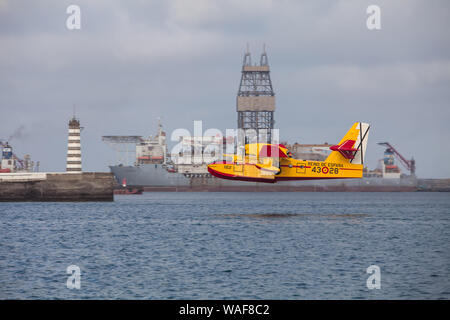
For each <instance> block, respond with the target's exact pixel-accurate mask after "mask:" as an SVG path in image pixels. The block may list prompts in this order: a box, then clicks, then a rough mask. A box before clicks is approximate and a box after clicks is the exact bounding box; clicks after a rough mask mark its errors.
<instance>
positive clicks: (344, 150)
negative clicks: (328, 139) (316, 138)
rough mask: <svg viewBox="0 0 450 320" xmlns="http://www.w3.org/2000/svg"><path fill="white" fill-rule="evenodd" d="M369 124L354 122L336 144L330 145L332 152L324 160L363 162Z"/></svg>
mask: <svg viewBox="0 0 450 320" xmlns="http://www.w3.org/2000/svg"><path fill="white" fill-rule="evenodd" d="M369 129H370V125H369V124H367V123H364V122H355V124H353V126H352V127H351V128H350V130H349V131H348V132H347V134H346V135H345V136H344V137H343V138H342V140H341V141H340V142H339V144H338V145H335V146H331V147H330V149H331V150H332V152H331V153H330V155H329V156H328V158H327V159H326V160H325V161H326V162H338V163H352V164H364V159H365V156H366V146H367V139H368V137H369Z"/></svg>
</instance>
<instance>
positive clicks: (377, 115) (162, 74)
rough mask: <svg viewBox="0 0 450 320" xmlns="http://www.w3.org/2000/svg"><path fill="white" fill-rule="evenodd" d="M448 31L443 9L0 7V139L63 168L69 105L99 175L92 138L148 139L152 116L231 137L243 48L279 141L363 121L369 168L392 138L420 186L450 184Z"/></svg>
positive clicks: (168, 126) (291, 4)
mask: <svg viewBox="0 0 450 320" xmlns="http://www.w3.org/2000/svg"><path fill="white" fill-rule="evenodd" d="M71 4H76V5H79V6H80V8H81V30H68V29H67V28H66V19H67V17H68V16H69V15H68V14H66V8H67V7H68V6H69V5H71ZM370 4H376V5H379V6H380V8H381V30H372V31H370V30H368V29H367V27H366V19H367V17H368V15H367V14H366V9H367V6H368V5H370ZM449 30H450V2H449V1H447V0H442V1H406V0H403V1H400V0H388V1H381V0H371V1H363V0H354V1H350V0H342V1H336V0H334V1H317V0H310V1H298V0H292V1H289V0H279V1H270V0H228V1H227V0H215V1H213V0H211V1H207V0H176V1H166V0H161V1H106V0H105V1H92V0H89V1H87V0H86V1H80V0H71V1H62V0H54V1H45V0H38V1H20V0H10V1H9V0H0V111H1V112H0V139H2V138H3V139H7V138H8V137H10V136H14V137H13V138H12V139H11V143H12V145H13V147H14V150H15V152H16V153H17V155H19V156H23V155H24V154H26V153H29V154H31V156H32V158H33V159H34V160H39V161H40V162H41V170H42V171H64V170H65V160H66V159H65V157H66V149H67V122H68V120H69V118H70V116H71V115H72V109H73V105H74V104H75V105H76V113H77V116H78V117H79V118H80V120H81V123H82V126H83V127H85V129H84V131H83V133H82V152H83V170H85V171H108V167H107V165H108V164H111V163H112V162H114V154H113V152H112V151H111V150H110V148H109V147H108V146H106V145H105V144H104V143H103V142H102V141H101V136H102V135H144V136H148V135H150V134H154V132H155V131H156V125H157V118H158V117H161V118H162V122H163V125H164V127H165V130H166V131H167V133H168V135H169V137H170V133H171V132H172V131H173V130H174V129H176V128H186V129H189V130H190V131H192V130H193V121H194V120H203V127H204V129H207V128H219V129H221V130H225V129H226V128H235V127H236V112H235V110H236V105H235V102H236V93H237V89H238V85H239V80H240V72H241V63H242V57H243V53H244V50H245V47H246V43H247V42H248V43H249V44H250V50H251V53H252V57H253V61H259V55H260V54H261V51H262V46H263V44H264V43H265V44H266V47H267V53H268V56H269V63H270V66H271V71H272V72H271V76H272V81H273V85H274V89H275V92H276V104H277V110H276V113H275V120H276V127H277V128H279V129H280V135H281V140H287V141H289V142H290V143H293V142H299V143H323V142H325V141H327V142H329V143H336V142H338V141H339V140H340V138H341V137H342V136H343V135H344V133H345V132H346V131H347V130H348V129H349V127H350V126H351V125H352V123H353V122H355V121H365V122H369V123H370V124H371V125H372V130H371V133H370V137H369V146H368V147H369V149H368V154H367V156H368V157H369V162H368V165H369V167H371V168H373V167H375V166H376V162H377V159H379V158H381V157H382V154H383V151H384V150H383V148H382V147H380V146H378V145H377V144H376V143H377V142H380V141H389V142H391V143H392V144H393V145H394V146H395V147H397V148H398V150H399V151H400V152H401V153H402V154H403V155H404V156H405V157H407V158H411V157H412V156H414V158H415V159H416V163H417V174H418V175H419V177H436V178H437V177H446V178H449V177H450V161H449V158H450V149H449V141H450V124H449V120H450V105H449V101H450V100H449V98H450V43H449V42H450V41H449V39H450V37H449V36H448V34H449ZM14 133H15V134H14Z"/></svg>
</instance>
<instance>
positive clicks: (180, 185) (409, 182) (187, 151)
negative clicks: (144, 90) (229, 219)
mask: <svg viewBox="0 0 450 320" xmlns="http://www.w3.org/2000/svg"><path fill="white" fill-rule="evenodd" d="M133 137H134V139H135V141H136V144H135V161H134V163H133V164H132V165H127V164H118V165H113V166H109V168H110V170H111V172H112V173H113V175H114V177H115V179H116V181H117V183H118V184H121V183H122V182H123V181H126V182H127V186H128V187H134V188H139V189H142V190H144V191H175V192H176V191H284V192H286V191H416V190H417V186H418V182H417V179H416V177H415V175H405V174H402V173H401V170H400V168H399V167H398V166H397V165H396V164H395V159H394V154H393V153H392V151H391V150H390V149H386V151H385V156H384V158H383V159H381V160H380V161H379V166H378V168H376V169H375V170H368V169H367V168H366V169H365V171H364V177H363V178H362V179H342V180H340V179H338V180H319V181H308V180H307V181H282V182H278V183H277V184H265V183H260V182H243V181H232V180H223V179H218V178H216V177H214V176H212V175H211V174H209V173H208V170H207V164H208V163H210V162H212V161H214V160H216V159H217V156H216V155H214V154H211V152H207V151H208V150H207V148H208V147H210V146H211V145H216V146H222V147H223V149H225V146H226V144H227V143H229V142H230V140H232V138H230V137H227V138H222V137H213V136H212V137H191V136H188V137H181V138H180V145H181V148H180V152H179V153H177V155H175V156H173V155H170V154H169V152H168V151H167V145H166V133H165V132H164V131H163V130H162V125H161V124H160V123H159V124H158V131H157V133H156V135H155V136H150V137H149V138H147V139H144V138H142V137H141V136H133ZM103 138H104V140H105V141H106V140H107V141H110V142H111V141H116V142H117V143H120V141H127V142H130V141H131V137H130V136H105V137H103ZM286 145H287V147H288V148H289V150H290V151H291V152H292V153H293V155H294V157H296V158H302V159H307V160H312V161H314V160H317V161H322V160H324V159H325V158H326V157H327V155H328V153H329V150H330V149H329V147H330V146H331V145H329V144H327V143H324V144H298V143H295V144H293V145H289V144H286ZM195 149H197V150H199V152H198V155H196V154H195V152H192V151H193V150H195Z"/></svg>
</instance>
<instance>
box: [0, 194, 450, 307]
mask: <svg viewBox="0 0 450 320" xmlns="http://www.w3.org/2000/svg"><path fill="white" fill-rule="evenodd" d="M70 265H76V266H78V267H79V268H80V273H81V274H80V277H79V280H80V282H79V283H80V289H69V288H68V287H67V284H66V283H67V279H68V277H69V276H70V274H68V273H67V267H68V266H70ZM371 265H376V266H378V267H379V268H380V279H379V280H380V281H379V284H380V286H381V287H380V289H368V287H367V284H366V283H367V279H368V278H369V276H370V274H368V273H367V268H368V267H369V266H371ZM449 298H450V193H305V192H303V193H300V192H297V193H248V192H243V193H215V192H211V193H145V194H144V195H120V196H116V198H115V202H113V203H0V299H449Z"/></svg>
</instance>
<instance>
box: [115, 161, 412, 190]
mask: <svg viewBox="0 0 450 320" xmlns="http://www.w3.org/2000/svg"><path fill="white" fill-rule="evenodd" d="M110 169H111V172H112V173H113V174H114V177H115V178H116V180H117V182H119V183H120V182H121V181H123V179H126V181H127V185H128V186H134V187H142V188H143V190H144V191H147V192H148V191H174V192H177V191H178V192H179V191H231V192H240V191H250V192H251V191H281V192H290V191H292V192H301V191H330V192H337V191H368V192H371V191H385V192H395V191H417V179H415V178H413V177H408V178H401V179H383V178H362V179H335V180H304V181H280V182H277V183H276V184H267V183H261V182H245V181H233V180H224V179H219V178H216V177H213V176H211V175H209V174H182V173H178V172H169V171H167V170H166V169H165V168H164V166H163V165H160V164H146V165H140V166H110Z"/></svg>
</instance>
